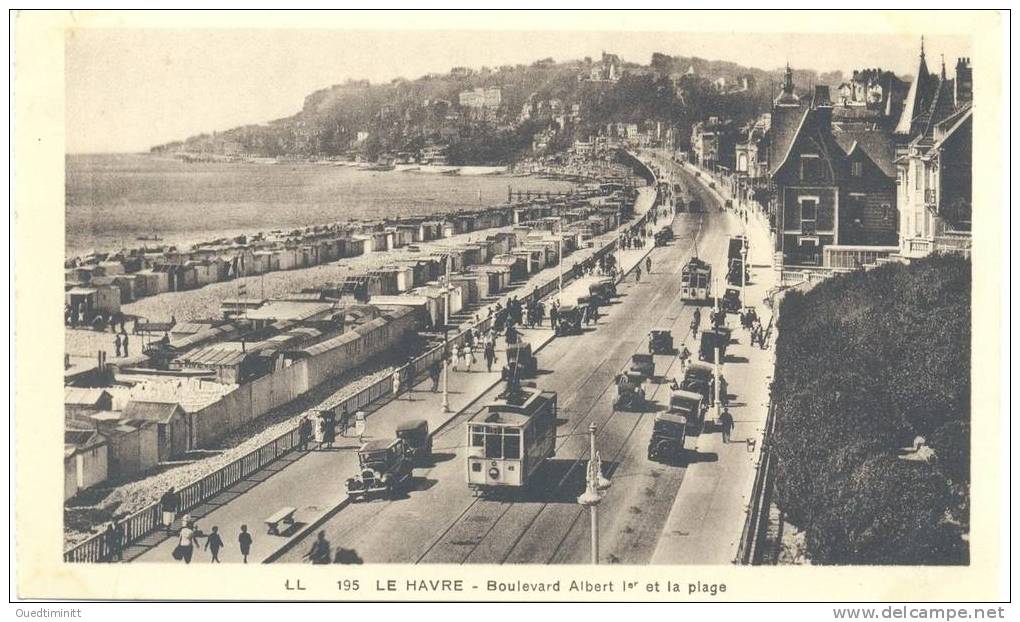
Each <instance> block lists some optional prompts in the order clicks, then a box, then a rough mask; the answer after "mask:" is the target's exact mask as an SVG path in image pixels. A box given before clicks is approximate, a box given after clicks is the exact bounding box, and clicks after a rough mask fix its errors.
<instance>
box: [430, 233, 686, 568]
mask: <svg viewBox="0 0 1020 622" xmlns="http://www.w3.org/2000/svg"><path fill="white" fill-rule="evenodd" d="M704 218H705V215H702V216H701V217H700V218H699V219H698V229H697V231H696V232H695V233H694V236H693V237H694V239H695V240H697V238H699V237H701V234H702V231H703V229H704ZM692 248H693V246H692ZM690 254H691V253H690V252H685V253H684V254H683V256H682V257H681V259H680V261H679V262H677V266H678V267H677V269H676V271H675V272H674V275H673V276H675V275H676V274H678V273H679V272H680V270H681V269H682V266H683V264H684V262H685V261H687V259H689V257H690ZM679 297H680V290H679V288H677V290H676V292H674V294H673V296H672V297H671V299H670V301H669V302H668V304H666V305H663V306H662V307H659V306H658V305H649V306H654V307H656V308H661V309H662V312H661V313H660V314H658V315H657V316H655V317H654V319H653V320H652V322H653V325H657V324H660V323H661V322H663V321H672V324H671V327H672V326H675V325H676V323H677V322H679V321H681V318H683V312H682V311H681V312H679V313H676V316H675V317H668V316H669V315H670V314H671V313H673V312H674V311H675V309H676V308H677V306H675V305H677V304H678V298H679ZM686 307H687V305H684V304H683V303H682V302H680V304H679V308H680V309H681V310H682V309H685V308H686ZM634 330H635V332H640V333H642V334H643V333H644V332H645V328H641V329H634ZM689 334H690V333H689V332H688V333H686V334H685V335H684V340H685V339H686V338H687V337H689ZM682 341H683V340H681V342H682ZM622 343H623V344H631V348H630V349H629V350H628V351H627V353H626V357H625V358H624V363H623V366H624V369H625V368H626V366H627V365H628V364H629V361H630V356H631V355H632V354H634V353H636V352H638V351H640V350H642V348H643V346H644V344H645V343H646V342H645V340H644V339H624V340H623V341H622ZM614 354H615V353H614ZM616 356H618V354H616ZM616 356H610V357H607V358H606V359H604V360H603V361H602V362H601V363H600V364H599V366H598V367H596V368H595V369H593V370H592V371H591V372H589V373H587V374H586V375H585V376H583V377H582V378H581V379H580V380H579V381H578V382H576V383H575V387H573V390H572V391H568V393H567V395H571V396H575V398H576V396H579V395H584V394H585V393H584V392H581V391H580V389H581V388H583V387H584V386H585V385H587V384H588V383H589V382H591V381H592V380H593V379H595V378H596V377H597V376H599V375H600V372H601V373H604V371H603V368H604V366H605V364H606V363H608V362H610V361H611V360H614V359H616ZM616 360H619V359H616ZM675 364H676V357H671V358H670V362H669V364H668V366H667V368H666V370H665V372H664V373H662V374H659V376H660V377H667V376H668V375H669V373H670V372H671V371H672V370H673V367H674V365H675ZM619 371H620V370H619V368H617V369H616V370H614V371H613V372H612V373H611V374H610V376H609V379H610V381H609V382H605V381H603V382H602V383H600V384H601V385H602V386H601V388H600V389H599V390H598V393H597V394H596V395H595V396H594V399H593V400H591V402H590V404H588V405H587V408H584V407H583V406H584V405H583V404H582V408H577V407H576V406H577V404H576V403H574V402H571V403H569V404H568V405H566V406H565V407H564V408H561V409H560V411H561V412H568V413H573V412H584V413H586V414H585V415H583V416H581V417H577V418H573V417H572V418H571V423H570V428H569V429H568V432H567V434H558V438H566V439H567V440H566V441H564V442H563V445H561V446H560V447H558V448H557V455H561V454H562V453H563V452H564V450H565V449H566V447H564V445H569V444H571V443H572V442H579V441H574V440H573V439H576V438H577V437H584V441H585V442H584V443H583V449H582V450H581V451H580V452H570V451H568V452H567V453H577V457H576V458H573V459H572V460H571V462H570V464H569V466H568V467H567V469H566V472H565V473H564V474H563V476H562V477H560V478H559V479H558V481H557V482H556V483H555V485H553V486H550V487H545V488H546V489H545V490H544V491H542V493H540V494H544V496H547V497H548V496H550V495H556V494H562V492H563V489H564V486H565V485H566V484H567V483H568V482H569V481H570V480H571V478H573V477H575V475H576V474H577V468H578V467H579V466H581V465H582V464H587V461H588V460H589V459H590V456H588V455H587V453H588V452H587V442H586V441H587V438H588V435H587V434H586V433H581V432H579V431H578V430H579V428H581V427H582V426H585V427H586V426H587V424H588V423H590V422H591V421H592V420H593V419H594V418H596V417H598V415H597V414H595V413H596V408H595V407H596V406H597V405H598V404H599V403H600V402H602V401H603V400H604V398H605V395H606V393H607V392H609V391H610V390H611V389H612V388H613V387H615V383H614V382H612V379H614V378H615V376H616V374H617V373H618V372H619ZM660 388H661V384H657V385H655V388H654V390H653V392H652V395H651V396H648V399H649V401H650V402H653V400H654V397H655V396H657V394H658V393H659V390H660ZM561 394H562V393H561ZM611 399H612V398H611ZM621 412H622V411H615V410H612V409H611V410H610V412H609V413H608V415H606V416H604V417H602V418H601V420H600V421H598V423H597V425H598V426H599V427H600V429H601V430H603V433H604V434H605V432H606V431H607V430H608V429H609V425H610V423H611V422H613V421H614V420H616V421H632V422H633V423H632V425H631V426H630V428H629V429H627V428H626V427H624V429H623V430H621V431H619V432H617V433H615V434H614V436H615V437H616V438H617V439H618V438H619V436H620V434H621V433H622V434H623V439H622V441H618V442H617V443H614V445H615V446H614V449H613V451H612V454H611V458H612V462H611V464H612V463H615V462H616V461H617V459H618V458H619V457H620V456H621V454H622V452H623V451H624V450H625V449H626V447H627V445H628V444H629V442H630V440H631V438H632V436H633V433H634V431H635V430H637V429H638V428H639V427H640V425H641V423H642V421H645V420H647V416H648V415H650V414H652V413H650V412H642V413H638V414H637V416H636V417H633V416H631V415H633V413H622V414H621ZM618 415H619V416H618ZM608 436H609V435H608V434H606V437H608ZM571 494H572V493H571ZM489 504H493V505H496V506H498V507H499V511H498V512H496V513H495V516H493V517H492V518H491V519H489V520H486V521H485V522H486V523H487V525H485V526H484V527H483V528H482V529H479V530H475V529H471V528H468V529H466V531H467V533H466V534H465V536H468V534H470V536H473V538H472V537H470V536H468V537H457V536H451V533H452V532H454V530H455V529H457V528H462V529H463V528H464V526H465V525H467V524H468V523H469V522H471V519H472V518H475V517H474V516H473V515H472V512H473V511H477V510H478V509H479V508H482V507H485V506H488V505H489ZM552 505H556V506H562V505H564V504H563V503H552V502H550V501H545V502H540V503H539V504H535V503H534V502H533V501H531V500H530V499H518V500H509V501H508V500H506V499H500V500H496V499H483V498H478V497H476V498H474V499H473V500H472V502H471V503H470V504H469V505H468V506H467V507H466V508H465V509H464V510H463V511H462V512H460V513H459V514H458V515H457V517H456V518H455V519H454V520H452V521H451V522H450V523H449V524H448V525H447V526H446V528H445V529H443V530H442V532H441V533H440V534H439V535H438V536H437V537H436V538H434V539H432V541H431V542H430V543H429V545H428V546H427V547H426V549H425V550H424V551H423V552H422V553H421V555H420V556H419V557H418V559H417V560H416V563H424V562H428V561H433V560H434V558H439V560H441V561H445V562H453V563H458V562H459V563H464V562H467V561H469V560H471V558H472V557H473V556H475V554H476V552H477V551H478V550H479V548H480V547H481V546H482V545H483V544H485V543H486V541H487V538H488V537H489V535H490V534H491V533H492V532H493V531H494V530H496V528H497V527H498V526H500V525H501V523H503V521H504V520H505V519H506V518H507V515H508V514H509V513H510V512H511V511H513V510H517V509H519V508H523V510H522V511H523V512H524V513H525V516H523V517H522V518H523V519H524V521H523V523H521V524H519V525H516V526H515V528H514V529H513V531H515V532H517V535H516V537H514V538H513V540H512V541H511V542H510V543H509V545H508V546H506V547H505V550H504V551H503V552H502V553H501V554H498V555H495V556H494V557H493V556H482V557H483V559H482V560H479V561H489V562H491V561H494V560H498V561H499V563H505V562H506V561H507V560H508V559H509V558H510V557H511V556H512V555H513V554H514V552H515V551H516V550H517V548H518V545H519V544H520V542H521V540H522V539H523V538H524V537H525V536H527V535H528V534H529V533H531V530H532V527H533V526H534V524H535V522H536V521H537V520H539V518H541V517H542V515H543V513H544V512H546V510H547V509H548V508H549V507H551V506H552ZM572 509H574V510H575V511H576V515H575V516H574V517H573V518H572V519H571V521H570V523H569V524H568V527H567V530H566V531H565V532H564V534H563V536H561V537H560V538H559V539H558V541H557V543H556V545H555V546H554V547H553V551H552V553H551V554H550V556H549V558H550V559H552V558H553V557H555V556H556V554H557V552H558V551H559V549H560V547H561V546H562V544H563V542H564V541H565V540H566V538H567V537H569V535H570V533H571V532H572V527H573V524H574V523H576V521H577V518H578V517H579V516H580V510H579V509H578V508H576V507H573V508H572ZM486 514H487V513H486ZM529 515H530V516H529ZM483 517H484V514H482V515H479V516H478V517H477V518H479V519H482V518H483ZM477 522H482V521H481V520H478V521H477ZM479 527H482V526H481V525H479ZM472 532H473V533H472ZM454 538H456V539H454ZM444 543H445V544H446V545H447V546H448V547H449V548H453V549H455V550H444V551H441V552H438V553H437V552H436V551H437V548H438V547H441V546H443V545H444ZM465 545H467V546H468V547H469V548H466V549H465V548H463V547H464V546H465ZM435 561H438V560H435ZM532 561H534V560H532ZM546 561H549V560H546Z"/></svg>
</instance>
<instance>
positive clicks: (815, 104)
mask: <svg viewBox="0 0 1020 622" xmlns="http://www.w3.org/2000/svg"><path fill="white" fill-rule="evenodd" d="M811 109H812V110H813V111H814V114H815V115H816V118H817V119H818V125H819V127H820V128H826V129H828V128H830V127H832V101H831V100H830V99H829V87H828V86H826V85H824V84H817V85H815V90H814V97H812V99H811Z"/></svg>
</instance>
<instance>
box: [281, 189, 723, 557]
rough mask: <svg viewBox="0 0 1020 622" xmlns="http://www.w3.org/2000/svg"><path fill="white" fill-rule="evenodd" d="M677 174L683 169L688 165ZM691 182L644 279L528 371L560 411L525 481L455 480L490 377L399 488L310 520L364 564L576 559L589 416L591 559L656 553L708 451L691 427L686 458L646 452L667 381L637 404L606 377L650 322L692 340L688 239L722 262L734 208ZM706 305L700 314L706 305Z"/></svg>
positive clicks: (584, 551)
mask: <svg viewBox="0 0 1020 622" xmlns="http://www.w3.org/2000/svg"><path fill="white" fill-rule="evenodd" d="M682 178H684V179H687V181H690V179H689V175H686V174H684V175H682ZM687 185H688V187H689V192H690V193H691V194H695V195H699V196H700V198H701V200H702V203H703V205H705V206H710V208H709V209H710V211H708V212H707V213H702V214H679V215H678V216H677V217H676V218H675V220H674V222H673V224H672V226H673V229H674V232H675V237H676V239H675V241H674V242H672V243H670V244H669V245H668V246H666V247H662V248H657V249H655V250H654V251H653V252H652V253H651V259H652V272H651V274H650V275H644V276H643V278H642V279H641V281H640V282H636V281H635V278H634V277H633V276H630V277H628V278H627V279H626V281H625V282H624V283H622V284H621V285H620V286H619V293H620V294H621V295H620V297H619V298H617V299H616V301H615V302H614V303H613V304H612V305H609V306H608V307H606V308H604V309H603V311H604V314H603V315H602V317H601V319H600V320H599V322H598V324H597V326H593V327H589V328H588V329H587V330H586V331H585V334H583V335H580V336H575V337H563V338H558V339H555V340H553V341H552V342H551V343H550V344H548V345H547V346H545V348H544V349H543V350H542V351H541V352H540V353H539V355H538V357H539V367H540V368H541V371H540V375H539V377H538V378H537V380H536V382H537V384H538V385H539V386H540V387H541V388H543V389H546V390H552V391H556V392H557V393H558V396H559V409H560V410H559V416H560V419H559V428H558V432H557V447H556V455H555V458H553V459H552V460H550V461H548V463H547V464H546V465H545V466H544V467H543V468H542V470H541V471H539V473H538V474H537V475H538V477H537V479H536V481H535V482H534V483H533V486H532V487H529V488H528V489H527V490H525V491H521V492H519V493H517V494H515V495H509V496H505V497H502V498H492V499H489V498H479V497H475V496H473V495H472V493H471V491H470V490H469V489H468V487H467V485H466V483H465V462H466V457H465V451H464V449H465V448H464V445H465V441H466V438H465V437H466V432H465V426H464V423H465V421H466V420H468V419H469V418H470V417H471V416H472V415H473V414H474V413H475V412H477V411H478V410H479V409H480V408H481V407H482V405H484V404H485V403H487V402H488V401H490V400H492V399H494V397H495V395H496V393H498V391H499V390H500V389H498V388H497V389H493V390H491V391H489V392H488V393H487V394H486V395H484V396H483V397H482V398H481V399H480V400H478V401H477V402H476V405H475V406H473V407H472V408H469V409H467V410H466V411H465V412H463V413H461V414H460V415H458V416H457V417H456V418H455V419H454V420H453V421H451V422H450V423H449V424H447V425H446V426H445V427H444V429H443V430H442V431H440V432H439V434H437V435H436V437H435V438H434V452H435V459H434V461H433V464H432V465H431V466H430V467H428V468H425V469H418V470H416V472H415V483H414V486H413V489H412V490H411V491H410V492H409V494H408V495H406V496H405V497H404V498H400V499H396V500H393V501H387V500H375V501H371V502H359V503H352V504H350V505H349V506H347V507H345V508H344V509H343V510H342V511H340V512H338V513H336V514H335V515H334V516H332V517H331V518H330V519H329V520H327V521H326V522H324V523H322V525H321V527H320V529H321V530H322V531H324V532H325V536H326V539H327V540H328V541H329V542H330V544H331V545H332V546H333V547H334V548H336V547H342V548H344V549H347V550H349V551H352V552H353V555H356V556H357V557H358V558H360V559H361V560H362V561H363V562H364V563H387V562H388V563H531V564H548V563H585V562H587V561H588V558H589V555H590V553H589V545H588V539H589V521H588V520H587V511H586V510H583V508H581V506H579V505H578V504H577V501H576V499H577V496H578V495H579V494H581V492H583V489H584V477H585V469H586V466H587V460H588V453H589V452H588V426H589V424H590V423H595V424H596V425H597V426H598V434H597V439H596V446H597V449H598V451H599V452H600V454H601V457H602V461H603V472H604V474H605V475H606V476H607V477H609V478H610V479H611V481H612V482H613V486H612V488H611V489H610V490H609V491H608V492H607V494H606V497H605V498H604V500H603V501H602V503H601V505H600V506H599V519H600V523H599V524H600V532H601V555H600V559H601V561H602V562H603V563H625V564H643V563H649V562H651V561H652V559H653V555H654V554H655V551H656V546H657V543H658V542H659V539H660V537H661V534H662V532H663V529H664V528H665V526H666V523H667V519H668V518H669V516H670V513H671V511H672V509H673V505H674V501H675V499H676V498H677V495H678V491H679V490H680V487H681V483H682V481H683V478H684V474H685V472H686V471H687V469H688V465H689V464H697V463H698V461H699V460H701V459H704V460H711V459H712V458H711V457H710V456H703V455H702V454H699V453H697V445H698V441H699V437H697V436H694V437H689V439H688V442H687V448H688V450H689V451H690V452H691V459H690V461H689V462H685V463H683V464H678V465H665V464H659V463H653V462H650V461H648V459H647V444H648V440H649V438H650V436H651V429H652V424H653V420H654V414H655V412H660V411H663V410H665V408H666V403H667V401H668V395H669V390H668V386H667V385H666V384H658V383H654V382H653V383H652V384H650V385H646V392H647V396H648V398H649V400H650V401H651V402H652V404H651V405H650V406H649V407H648V408H646V409H645V412H640V413H635V412H614V411H613V401H614V398H615V394H616V389H615V383H614V379H615V377H616V376H617V374H619V373H620V372H621V371H624V370H625V369H626V367H627V366H628V365H629V362H630V357H631V355H632V354H635V353H638V352H647V335H648V333H649V331H651V330H653V329H670V330H672V332H673V336H674V341H675V344H676V345H677V346H678V347H681V348H682V343H683V340H684V339H687V340H688V347H689V348H690V349H691V350H692V351H695V350H696V348H695V347H694V344H693V340H691V339H690V338H689V331H690V322H691V319H692V314H693V307H692V306H690V305H685V304H684V303H683V301H681V299H680V273H681V270H682V267H683V265H684V264H685V263H686V262H687V260H688V259H689V258H690V257H691V255H692V251H693V249H694V248H695V246H696V247H697V249H698V251H699V255H700V256H701V257H702V258H703V259H706V260H708V261H709V262H710V263H711V264H712V265H713V267H714V268H715V269H716V271H717V273H718V272H721V271H722V270H723V266H724V265H725V257H726V252H727V238H728V236H729V235H730V234H732V233H736V232H738V231H739V225H738V224H737V223H736V219H735V218H733V217H732V215H730V214H726V213H723V212H722V211H721V210H720V209H719V207H718V201H717V200H716V199H715V198H713V197H712V196H711V195H710V194H709V193H708V192H707V191H706V190H704V189H703V188H702V187H701V186H700V185H699V184H697V183H688V184H687ZM661 224H662V223H661V221H660V225H661ZM702 315H703V316H704V317H703V320H702V321H703V323H705V322H707V319H708V314H707V313H703V314H702ZM655 359H656V360H655V363H656V375H657V376H660V377H665V378H669V377H673V376H678V375H679V373H680V372H679V364H678V362H677V361H676V358H675V357H673V356H666V355H663V356H656V357H655ZM731 390H737V389H736V387H731ZM706 434H708V433H706ZM713 456H714V454H713ZM346 476H347V474H343V473H335V474H330V475H329V477H337V478H344V477H346ZM313 537H314V534H311V533H310V534H309V535H308V537H307V538H306V539H305V540H304V541H302V542H299V543H297V545H296V546H295V547H293V548H292V549H290V550H289V551H288V552H287V553H285V554H284V555H283V556H281V557H280V558H279V560H278V561H279V562H282V563H288V562H289V563H300V562H301V561H302V559H301V558H302V556H303V555H304V554H305V553H306V552H307V550H308V548H309V547H310V545H311V539H312V538H313Z"/></svg>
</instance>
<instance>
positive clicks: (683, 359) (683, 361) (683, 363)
mask: <svg viewBox="0 0 1020 622" xmlns="http://www.w3.org/2000/svg"><path fill="white" fill-rule="evenodd" d="M690 359H691V351H690V350H688V349H687V344H686V343H685V344H684V346H683V349H682V350H680V371H681V372H682V373H684V374H686V373H687V365H688V364H689V362H690Z"/></svg>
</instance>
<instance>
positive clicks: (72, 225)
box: [64, 154, 573, 257]
mask: <svg viewBox="0 0 1020 622" xmlns="http://www.w3.org/2000/svg"><path fill="white" fill-rule="evenodd" d="M465 171H466V169H465ZM475 172H477V171H475ZM65 181H66V184H65V203H64V216H65V241H64V249H65V253H66V254H67V256H68V257H75V256H82V255H86V254H88V253H89V252H92V251H99V252H107V251H114V250H119V249H122V248H136V247H142V246H145V245H146V244H148V245H150V246H152V245H157V244H175V245H178V246H187V245H190V244H194V243H196V242H202V241H210V240H215V239H219V238H224V237H234V236H237V235H242V234H253V233H256V232H259V231H272V230H288V229H292V228H297V227H304V226H308V225H317V224H326V223H333V222H339V221H351V220H363V219H375V218H384V217H398V216H409V215H414V214H436V213H443V212H450V211H456V210H459V209H476V208H478V207H485V206H492V205H498V204H500V203H504V202H506V200H507V190H508V188H512V189H513V191H514V192H515V193H516V192H517V191H518V190H520V191H521V192H525V191H529V190H530V191H531V192H532V193H536V192H540V193H545V192H547V191H550V192H560V191H565V190H569V189H571V188H572V187H573V184H572V183H570V182H566V181H559V180H551V179H543V178H539V177H533V176H527V177H520V176H512V175H507V174H493V175H469V174H463V175H439V174H430V173H422V172H414V171H399V170H394V171H366V170H359V169H355V168H352V167H346V166H336V165H334V164H333V163H325V162H323V163H318V162H287V163H283V164H275V163H254V162H194V163H187V162H183V161H180V160H177V159H173V158H169V157H160V156H150V155H144V154H102V155H68V156H67V157H66V166H65ZM153 236H156V237H159V238H161V240H160V241H159V242H151V241H150V242H146V241H143V240H142V239H141V238H151V237H153Z"/></svg>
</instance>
